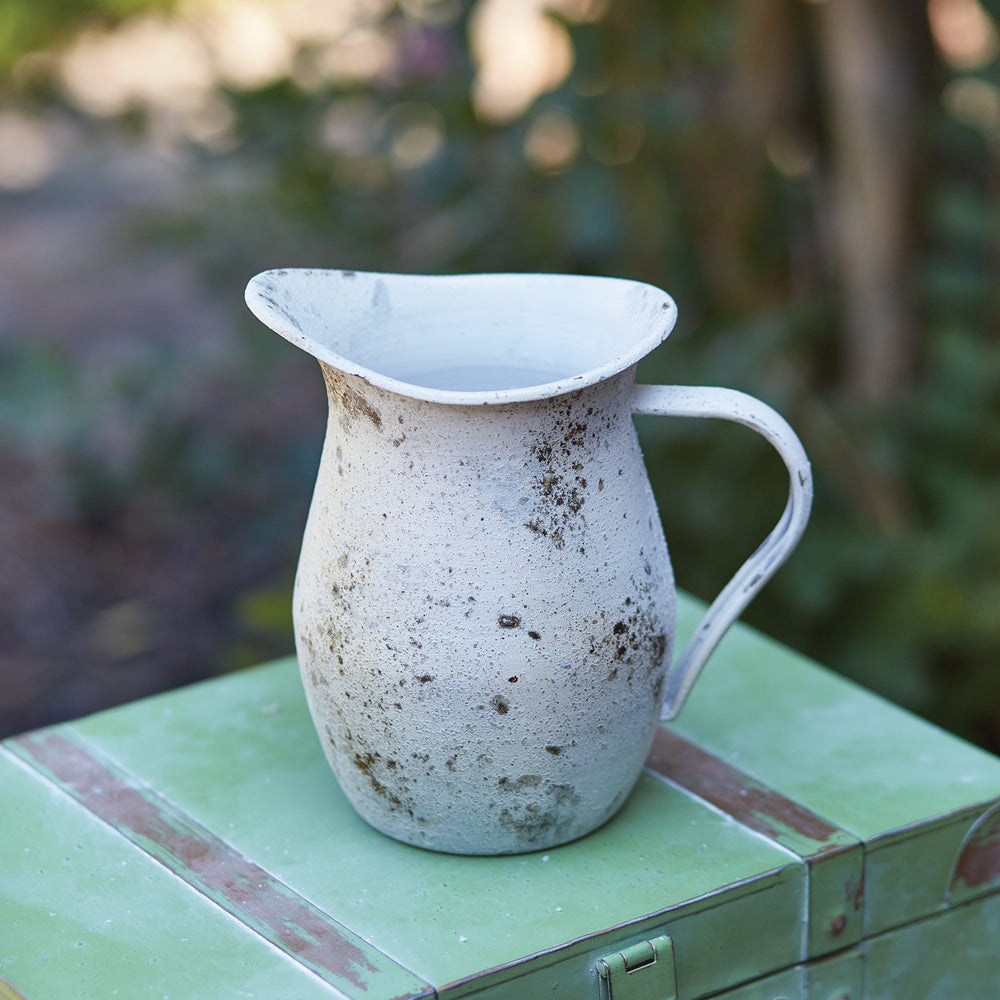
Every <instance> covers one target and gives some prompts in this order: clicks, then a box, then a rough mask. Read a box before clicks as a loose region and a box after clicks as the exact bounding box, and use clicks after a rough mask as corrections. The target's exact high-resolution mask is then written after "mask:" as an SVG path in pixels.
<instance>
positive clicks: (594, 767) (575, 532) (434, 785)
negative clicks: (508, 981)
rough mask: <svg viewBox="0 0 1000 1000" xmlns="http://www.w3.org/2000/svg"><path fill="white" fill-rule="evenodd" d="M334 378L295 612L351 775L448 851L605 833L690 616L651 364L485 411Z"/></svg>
mask: <svg viewBox="0 0 1000 1000" xmlns="http://www.w3.org/2000/svg"><path fill="white" fill-rule="evenodd" d="M324 375H325V377H326V382H327V386H328V393H329V397H330V418H329V424H328V428H327V436H326V442H325V445H324V451H323V457H322V461H321V466H320V472H319V476H318V481H317V485H316V490H315V494H314V498H313V502H312V508H311V510H310V514H309V520H308V524H307V528H306V532H305V538H304V542H303V548H302V555H301V558H300V563H299V570H298V575H297V578H296V586H295V596H294V605H293V609H294V617H295V628H296V638H297V649H298V655H299V660H300V664H301V669H302V674H303V680H304V683H305V686H306V690H307V692H308V697H309V704H310V708H311V710H312V713H313V718H314V721H315V722H316V725H317V729H318V731H319V733H320V735H321V739H322V741H323V749H324V752H325V753H326V756H327V759H328V760H329V762H330V764H331V766H332V767H333V770H334V772H335V773H336V775H337V778H338V780H339V781H340V784H341V787H342V788H343V790H344V792H345V793H346V794H347V796H348V797H349V799H350V800H351V802H352V803H353V805H354V806H355V808H356V809H357V810H358V812H359V813H360V814H361V815H362V816H363V817H364V818H365V819H366V820H368V821H369V822H370V823H371V824H372V825H373V826H375V827H377V828H378V829H380V830H382V831H383V832H385V833H388V834H390V835H392V836H395V837H397V838H399V839H402V840H405V841H407V842H409V843H414V844H419V845H424V846H428V847H432V848H436V849H439V850H446V851H457V852H462V853H486V854H496V853H506V852H511V851H523V850H531V849H533V848H543V847H547V846H550V845H552V844H554V843H559V842H562V841H566V840H570V839H573V838H575V837H577V836H580V835H581V834H583V833H585V832H587V831H588V830H590V829H593V828H594V827H595V826H597V825H599V824H600V823H602V822H603V821H604V820H605V819H607V818H608V817H609V816H611V815H612V814H613V813H614V812H615V811H616V810H617V809H618V807H619V806H621V804H622V803H623V802H624V801H625V798H626V796H627V795H628V792H629V790H630V789H631V787H632V785H633V784H634V782H635V780H636V778H637V777H638V774H639V770H640V768H641V765H642V761H643V759H644V758H645V756H646V753H647V752H648V748H649V744H650V741H651V739H652V736H653V733H654V730H655V728H656V725H657V723H658V720H659V714H660V703H661V701H662V697H663V684H664V673H665V670H666V665H667V663H669V653H670V646H671V640H672V636H673V631H674V604H675V598H674V589H673V581H672V579H671V573H670V565H669V561H668V558H667V550H666V545H665V542H664V539H663V534H662V531H661V528H660V524H659V519H658V517H657V515H656V508H655V505H654V502H653V498H652V494H651V491H650V488H649V484H648V481H647V478H646V475H645V472H644V469H643V466H642V461H641V456H640V453H639V448H638V443H637V440H636V435H635V430H634V428H633V426H632V420H631V416H630V409H629V407H628V405H627V398H626V397H627V392H628V390H629V388H630V387H631V381H632V371H631V370H630V371H627V372H625V373H622V374H621V375H619V376H617V377H616V378H614V379H611V380H609V381H606V382H602V383H600V384H599V385H598V386H595V387H590V388H588V389H583V390H577V391H575V392H571V393H568V394H565V395H560V396H557V397H554V398H551V399H545V400H542V401H538V402H532V403H523V402H522V403H516V404H511V405H508V406H500V407H490V408H489V411H488V412H485V411H484V409H483V407H475V406H458V407H441V406H437V405H435V404H433V403H427V402H424V401H421V400H413V399H408V398H406V397H404V396H400V395H397V394H395V393H391V392H387V391H384V390H379V389H377V388H375V387H373V386H371V385H370V384H368V383H366V382H364V381H363V380H361V379H358V378H356V377H354V376H351V375H346V374H343V373H341V372H338V371H336V370H335V369H333V368H330V367H329V366H324Z"/></svg>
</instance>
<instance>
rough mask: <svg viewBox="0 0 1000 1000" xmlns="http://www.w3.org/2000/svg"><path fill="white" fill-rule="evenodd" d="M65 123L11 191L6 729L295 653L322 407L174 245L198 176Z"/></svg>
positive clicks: (311, 377)
mask: <svg viewBox="0 0 1000 1000" xmlns="http://www.w3.org/2000/svg"><path fill="white" fill-rule="evenodd" d="M60 128H61V129H62V131H61V138H60V142H61V146H60V152H61V156H62V167H61V169H60V170H58V171H57V172H56V173H55V175H54V176H53V177H52V178H50V179H49V180H48V181H47V182H46V183H45V184H43V185H42V186H40V187H38V188H35V189H33V190H30V191H20V192H0V469H2V473H0V679H2V694H0V736H5V735H9V734H11V733H14V732H18V731H22V730H24V729H28V728H32V727H36V726H40V725H45V724H49V723H53V722H56V721H60V720H63V719H67V718H72V717H76V716H79V715H81V714H85V713H89V712H93V711H95V710H98V709H100V708H103V707H106V706H110V705H113V704H116V703H120V702H123V701H128V700H131V699H135V698H139V697H142V696H145V695H148V694H150V693H152V692H155V691H158V690H162V689H164V688H170V687H174V686H177V685H179V684H184V683H188V682H191V681H194V680H197V679H199V678H203V677H207V676H211V675H214V674H217V673H219V672H221V671H223V670H226V669H232V668H235V667H238V666H240V665H245V664H246V663H248V662H252V661H254V660H259V659H263V658H266V657H267V656H269V655H276V654H280V653H284V652H287V651H289V650H290V636H289V633H288V630H287V628H286V627H285V624H284V621H283V614H284V601H285V595H286V592H287V591H288V586H289V582H290V579H291V574H292V573H293V571H294V559H295V554H296V552H295V550H296V546H297V538H298V537H299V536H300V535H301V530H302V524H303V521H304V517H305V511H306V508H307V504H308V483H309V480H310V478H311V475H312V472H311V471H310V465H311V463H312V462H313V461H314V460H315V458H318V447H319V434H320V433H321V432H322V420H323V412H324V406H325V404H324V400H323V397H322V392H321V383H320V380H319V378H318V375H317V373H316V372H315V371H314V370H313V368H312V365H311V364H307V359H304V360H302V361H300V360H299V359H298V358H293V357H291V356H290V355H285V354H281V353H279V354H277V355H275V356H274V357H273V358H269V357H268V355H267V350H268V349H269V348H268V347H267V346H266V343H265V341H264V339H263V338H267V337H270V336H271V335H270V334H268V333H266V332H265V331H263V330H260V331H259V332H258V331H255V330H254V329H253V326H252V321H250V322H249V323H248V322H247V320H246V318H245V317H244V315H243V306H242V283H243V282H244V281H245V280H246V278H248V277H249V276H250V274H249V273H247V274H246V275H245V276H243V277H241V278H240V279H239V280H236V279H234V280H233V281H232V282H231V286H230V284H227V283H226V282H224V281H223V282H221V283H219V282H218V281H216V282H213V280H212V279H211V278H210V277H209V276H207V275H206V272H205V269H204V268H203V267H202V264H201V260H200V258H199V254H198V249H197V245H195V246H193V247H192V246H190V245H185V243H184V240H183V239H176V238H163V236H162V233H161V230H162V228H163V225H164V220H167V222H168V223H169V220H171V219H172V218H177V219H182V218H184V217H186V216H189V215H190V210H191V191H192V186H191V185H192V174H191V168H190V167H189V166H186V165H184V164H179V163H176V162H170V161H169V160H165V159H164V158H162V157H160V156H157V155H156V154H155V153H153V152H152V151H150V150H148V149H144V148H142V147H137V146H130V145H128V144H126V143H121V144H118V143H109V142H108V141H107V139H106V138H102V139H101V140H99V141H95V140H92V139H91V138H89V137H87V136H86V135H84V134H83V133H73V132H72V130H71V129H70V130H69V131H68V132H67V129H66V127H65V126H60ZM158 227H159V228H158ZM167 228H168V229H169V225H168V226H167ZM250 273H252V272H250ZM248 331H250V332H249V333H248ZM255 338H261V339H260V341H259V343H258V341H257V340H256V339H255ZM261 344H265V346H264V347H263V348H262V347H261V346H260V345H261ZM261 351H263V356H264V360H263V361H261V360H260V358H259V357H257V358H256V360H251V361H248V360H247V358H248V356H253V357H256V355H260V354H261ZM292 353H295V354H297V352H292ZM254 380H256V381H257V382H258V383H259V384H257V385H252V384H249V383H250V382H252V381H254ZM296 449H297V450H296ZM293 459H294V461H293ZM272 463H273V464H272ZM290 468H291V469H292V472H289V469H290ZM312 471H314V468H313V470H312ZM248 608H249V610H248ZM261 608H263V611H261V610H260V609H261ZM255 609H256V610H255Z"/></svg>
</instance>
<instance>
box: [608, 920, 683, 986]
mask: <svg viewBox="0 0 1000 1000" xmlns="http://www.w3.org/2000/svg"><path fill="white" fill-rule="evenodd" d="M597 974H598V976H599V977H600V982H601V1000H677V972H676V970H675V969H674V943H673V941H671V940H670V938H668V937H667V935H666V934H663V935H661V936H660V937H655V938H653V939H652V940H651V941H643V942H641V943H640V944H634V945H632V947H631V948H626V949H625V950H624V951H616V952H614V953H613V954H611V955H605V956H604V957H603V958H599V959H598V960H597Z"/></svg>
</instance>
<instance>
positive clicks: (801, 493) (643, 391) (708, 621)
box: [632, 385, 813, 721]
mask: <svg viewBox="0 0 1000 1000" xmlns="http://www.w3.org/2000/svg"><path fill="white" fill-rule="evenodd" d="M633 393H634V395H633V397H632V412H633V413H639V414H647V415H649V416H655V417H718V418H720V419H722V420H731V421H733V422H735V423H738V424H743V425H744V426H745V427H750V428H751V429H752V430H755V431H756V432H757V433H758V434H760V435H762V436H763V437H764V438H766V439H767V440H768V441H769V442H770V443H771V445H772V446H773V447H774V449H775V450H776V451H777V452H778V454H779V455H780V456H781V458H782V459H783V461H784V463H785V465H786V466H787V467H788V475H789V482H790V486H789V491H788V503H787V504H786V506H785V512H784V513H783V514H782V515H781V520H780V521H779V522H778V524H777V527H775V529H774V530H773V531H772V532H771V534H769V535H768V536H767V538H766V539H765V540H764V542H763V544H762V545H761V546H760V548H758V549H757V551H756V552H754V554H753V555H752V556H750V558H749V559H747V561H746V562H745V563H744V564H743V565H742V566H741V567H740V568H739V570H737V572H736V575H735V576H734V577H733V578H732V579H731V580H730V581H729V583H727V584H726V586H725V587H724V588H723V590H722V592H721V593H720V594H719V596H718V597H716V599H715V600H714V601H713V602H712V606H711V607H710V608H709V609H708V611H706V612H705V616H704V618H702V620H701V622H700V624H699V625H698V628H697V629H696V630H695V633H694V635H693V636H692V637H691V639H690V640H689V641H688V644H687V646H686V647H685V648H684V650H683V652H682V653H681V654H680V656H678V657H677V659H676V661H675V663H674V665H673V667H672V668H671V670H670V671H669V673H668V675H667V691H666V695H665V696H664V699H663V712H662V714H661V716H660V718H661V719H663V720H664V721H666V720H668V719H673V718H674V717H675V716H676V715H677V713H678V712H679V711H680V710H681V706H682V705H683V704H684V701H685V699H686V698H687V696H688V694H689V693H690V691H691V686H692V685H693V684H694V682H695V680H696V679H697V677H698V674H699V673H701V669H702V667H704V666H705V662H706V661H707V660H708V658H709V656H711V655H712V652H713V651H714V649H715V647H716V646H717V645H718V644H719V641H720V640H721V639H722V637H723V635H725V633H726V631H727V630H728V629H729V626H730V625H732V624H733V622H734V621H736V619H737V618H738V617H739V616H740V614H741V613H742V612H743V610H744V608H746V606H747V605H748V604H749V603H750V602H751V601H752V600H753V599H754V597H756V595H757V592H758V591H759V590H760V589H761V587H763V586H764V584H765V583H767V581H768V580H769V579H770V578H771V577H772V576H773V575H774V573H775V571H776V570H777V569H778V567H779V566H780V565H781V564H782V563H783V562H784V561H785V560H786V559H787V558H788V556H789V555H790V554H791V552H792V549H794V548H795V546H796V545H797V544H798V541H799V539H800V538H801V537H802V532H803V531H804V530H805V527H806V522H808V520H809V511H810V509H811V507H812V496H813V484H812V472H811V470H810V467H809V459H808V458H807V457H806V453H805V449H804V448H803V447H802V444H801V442H800V441H799V439H798V438H797V437H796V436H795V432H794V431H793V430H792V428H791V427H789V425H788V423H787V421H786V420H785V419H784V417H782V416H780V415H779V414H778V413H776V412H775V411H774V410H772V409H771V407H769V406H768V405H767V404H765V403H762V402H761V401H760V400H759V399H755V398H754V397H753V396H748V395H747V394H746V393H744V392H737V391H736V390H735V389H719V388H710V387H707V386H686V385H637V386H635V388H634V390H633Z"/></svg>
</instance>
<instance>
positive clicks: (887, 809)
mask: <svg viewBox="0 0 1000 1000" xmlns="http://www.w3.org/2000/svg"><path fill="white" fill-rule="evenodd" d="M697 616H698V608H697V607H696V606H695V605H694V604H693V602H685V603H684V604H683V606H682V621H683V623H686V625H687V627H688V628H691V627H692V626H693V624H694V622H695V621H696V620H697ZM0 790H2V802H3V826H2V830H0V1000H2V998H8V997H18V996H23V997H27V998H29V1000H62V998H67V1000H70V998H72V1000H87V998H91V997H93V998H106V997H124V998H132V997H146V996H149V997H155V998H157V1000H160V998H170V1000H194V998H205V1000H215V998H228V997H257V998H268V1000H299V998H302V1000H306V998H310V1000H311V998H321V997H349V998H352V1000H362V998H372V1000H390V998H403V997H414V998H416V997H440V998H441V1000H459V998H461V997H475V998H477V1000H514V998H519V1000H534V998H538V1000H548V998H552V1000H556V998H572V1000H591V998H592V1000H671V998H676V1000H695V998H699V997H724V998H727V1000H806V998H808V1000H931V998H933V1000H958V998H961V1000H980V998H981V1000H996V998H998V997H1000V761H998V760H997V759H995V758H993V757H991V756H990V755H989V754H986V753H984V752H982V751H979V750H977V749H975V748H973V747H970V746H968V745H967V744H965V743H963V742H961V741H960V740H957V739H955V738H954V737H951V736H949V735H947V734H945V733H942V732H941V731H939V730H937V729H935V728H934V727H932V726H930V725H928V724H926V723H924V722H922V721H920V720H918V719H915V718H914V717H912V716H910V715H908V714H907V713H905V712H903V711H901V710H899V709H898V708H895V707H894V706H891V705H888V704H886V703H885V702H883V701H881V700H880V699H878V698H876V697H873V696H872V695H870V694H868V693H866V692H864V691H862V690H860V689H858V688H857V687H855V686H854V685H851V684H849V683H847V682H845V681H844V680H842V679H840V678H837V677H836V676H834V675H833V674H831V673H829V672H827V671H826V670H824V669H823V668H821V667H818V666H816V665H815V664H812V663H810V662H808V661H806V660H804V659H803V658H801V657H799V656H797V655H795V654H794V653H792V652H790V651H789V650H787V649H785V648H783V647H781V646H779V645H777V644H776V643H773V642H771V641H769V640H767V639H764V638H762V637H761V636H759V635H757V634H756V633H754V632H752V631H751V630H749V629H747V628H745V627H737V628H736V629H734V630H733V632H732V633H730V635H729V636H728V637H727V638H726V640H725V641H724V643H723V645H722V646H721V647H720V649H719V651H718V653H717V654H716V656H715V657H714V659H713V661H712V663H711V664H710V666H709V668H708V669H707V670H706V672H705V675H704V676H703V677H702V679H701V680H700V681H699V684H698V687H697V689H696V690H695V693H694V694H693V695H692V697H691V700H690V702H689V703H688V705H687V707H686V708H685V710H684V712H683V713H682V716H681V719H680V720H679V721H678V722H677V723H674V724H671V725H670V726H669V727H664V728H662V729H661V730H660V733H659V735H658V737H657V740H656V744H655V746H654V749H653V752H652V754H651V756H650V758H649V761H648V766H647V769H646V770H645V772H644V773H643V775H642V777H641V779H640V781H639V783H638V785H637V786H636V788H635V791H634V792H633V794H632V796H631V798H630V799H629V801H628V803H627V804H626V806H625V808H624V809H623V810H622V812H621V813H619V815H618V816H616V817H615V818H614V819H613V820H612V821H611V822H609V823H607V824H606V825H605V826H604V827H602V828H601V829H599V830H597V831H596V832H594V833H592V834H591V835H589V836H587V837H585V838H583V839H581V840H579V841H576V842H575V843H572V844H568V845H566V846H563V847H559V848H556V849H552V850H549V851H546V852H539V853H536V854H526V855H519V856H511V857H497V858H481V857H455V856H449V855H443V854H433V853H429V852H426V851H422V850H419V849H417V848H413V847H408V846H406V845H404V844H400V843H396V842H395V841H393V840H390V839H388V838H386V837H384V836H382V835H381V834H379V833H377V832H375V831H374V830H372V829H370V828H369V827H367V826H366V825H365V824H364V823H363V822H362V821H361V820H360V819H359V818H358V817H357V816H356V815H355V813H354V812H353V810H352V809H351V808H350V807H349V806H348V804H347V802H346V800H345V799H344V798H343V796H342V794H341V793H340V790H339V788H338V787H337V784H336V782H335V781H334V779H333V776H332V774H331V773H330V771H329V770H328V768H327V765H326V763H325V761H324V759H323V756H322V752H321V750H320V747H319V745H318V742H317V740H316V737H315V734H314V731H313V729H312V726H311V723H310V720H309V718H308V713H307V710H306V707H305V702H304V698H303V695H302V691H301V687H300V684H299V681H298V677H297V673H296V667H295V664H294V662H293V661H291V660H285V661H281V662H278V663H275V664H271V665H267V666H263V667H259V668H257V669H255V670H251V671H247V672H244V673H241V674H238V675H233V676H230V677H226V678H223V679H220V680H215V681H210V682H207V683H204V684H199V685H195V686H193V687H190V688H186V689H183V690H180V691H175V692H171V693H169V694H165V695H160V696H158V697H155V698H150V699H147V700H145V701H142V702H138V703H135V704H132V705H127V706H124V707H121V708H118V709H114V710H111V711H108V712H103V713H101V714H99V715H96V716H92V717H90V718H87V719H83V720H81V721H79V722H75V723H73V724H70V725H65V726H57V727H53V728H50V729H46V730H41V731H37V732H34V733H28V734H26V735H24V736H20V737H15V738H13V739H10V740H8V741H6V742H5V743H4V744H3V745H2V749H0Z"/></svg>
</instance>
